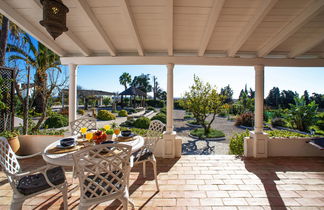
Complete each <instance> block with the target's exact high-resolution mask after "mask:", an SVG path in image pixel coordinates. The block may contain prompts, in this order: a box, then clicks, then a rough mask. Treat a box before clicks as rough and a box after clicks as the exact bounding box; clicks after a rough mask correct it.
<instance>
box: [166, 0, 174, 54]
mask: <svg viewBox="0 0 324 210" xmlns="http://www.w3.org/2000/svg"><path fill="white" fill-rule="evenodd" d="M166 9H167V22H166V24H167V30H166V31H167V44H168V55H169V56H172V55H173V0H168V1H167V6H166Z"/></svg>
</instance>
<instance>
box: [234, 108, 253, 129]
mask: <svg viewBox="0 0 324 210" xmlns="http://www.w3.org/2000/svg"><path fill="white" fill-rule="evenodd" d="M253 121H254V114H253V113H251V112H248V113H243V114H241V115H239V116H237V117H236V121H235V125H236V126H240V125H243V126H247V127H252V126H253Z"/></svg>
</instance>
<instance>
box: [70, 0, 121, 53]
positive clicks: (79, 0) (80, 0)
mask: <svg viewBox="0 0 324 210" xmlns="http://www.w3.org/2000/svg"><path fill="white" fill-rule="evenodd" d="M74 2H75V3H76V6H77V7H78V8H80V9H81V10H82V12H83V13H84V14H85V15H86V17H87V18H88V19H89V21H90V23H91V24H92V25H93V26H94V28H95V30H96V32H97V33H98V34H99V36H100V37H101V38H102V39H103V41H104V43H105V46H106V49H107V51H108V52H109V53H110V55H111V56H116V54H117V52H116V49H115V47H114V45H113V43H112V42H111V40H110V39H109V37H108V35H107V34H106V32H105V30H104V29H103V28H102V26H101V24H100V23H99V21H98V19H97V18H96V16H95V14H94V13H93V11H92V9H91V8H90V6H89V4H88V2H87V1H86V0H74Z"/></svg>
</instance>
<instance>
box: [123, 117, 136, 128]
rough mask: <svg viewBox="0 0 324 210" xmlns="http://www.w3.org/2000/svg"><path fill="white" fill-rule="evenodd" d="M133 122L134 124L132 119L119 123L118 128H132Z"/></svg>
mask: <svg viewBox="0 0 324 210" xmlns="http://www.w3.org/2000/svg"><path fill="white" fill-rule="evenodd" d="M134 122H135V120H133V119H131V120H126V121H125V122H123V123H121V124H120V126H121V127H133V126H134Z"/></svg>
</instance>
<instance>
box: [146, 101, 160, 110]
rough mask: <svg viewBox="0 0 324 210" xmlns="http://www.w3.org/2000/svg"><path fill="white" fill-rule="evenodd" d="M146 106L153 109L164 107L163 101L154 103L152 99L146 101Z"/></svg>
mask: <svg viewBox="0 0 324 210" xmlns="http://www.w3.org/2000/svg"><path fill="white" fill-rule="evenodd" d="M146 104H147V105H148V106H153V107H155V108H162V107H163V106H164V101H163V100H156V101H154V100H153V99H148V100H146Z"/></svg>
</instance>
